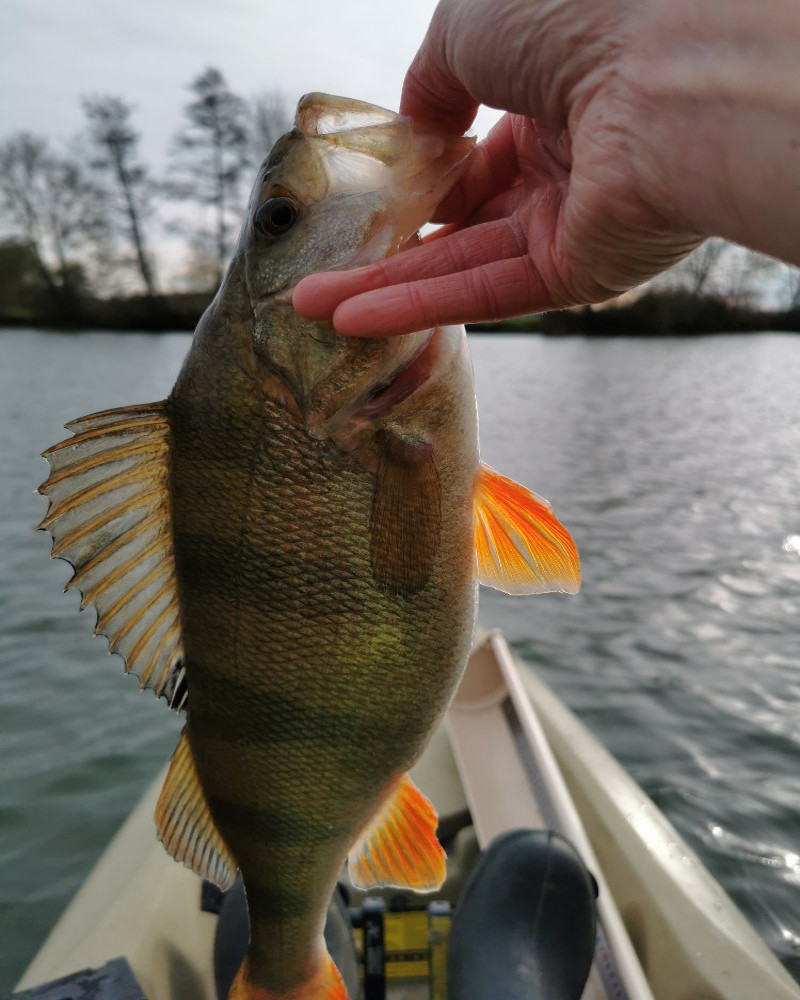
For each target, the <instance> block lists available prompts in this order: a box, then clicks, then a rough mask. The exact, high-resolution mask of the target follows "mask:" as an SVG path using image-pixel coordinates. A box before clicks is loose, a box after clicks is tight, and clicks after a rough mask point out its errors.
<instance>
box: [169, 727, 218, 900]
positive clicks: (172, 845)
mask: <svg viewBox="0 0 800 1000" xmlns="http://www.w3.org/2000/svg"><path fill="white" fill-rule="evenodd" d="M156 827H157V830H158V839H159V840H160V841H161V843H162V844H163V845H164V847H165V848H166V849H167V851H168V852H169V853H170V854H171V855H172V857H173V858H175V860H176V861H182V862H183V863H184V864H185V865H187V866H188V867H189V868H191V869H192V871H193V872H196V874H198V875H200V876H202V877H203V878H207V879H210V880H211V881H212V882H215V883H216V884H217V885H218V886H219V887H220V889H229V888H230V887H231V886H232V885H233V881H234V879H235V878H236V862H235V861H234V859H233V856H232V855H231V853H230V851H229V850H228V848H227V847H226V846H225V842H224V841H223V839H222V837H221V835H220V833H219V831H218V830H217V828H216V826H214V821H213V820H212V818H211V814H210V813H209V811H208V805H207V803H206V798H205V795H204V793H203V789H202V788H201V787H200V779H199V778H198V776H197V770H196V768H195V764H194V757H193V756H192V748H191V747H190V746H189V740H188V738H187V735H186V727H185V726H184V727H183V732H182V733H181V738H180V740H179V741H178V745H177V747H176V748H175V753H174V754H173V755H172V761H171V762H170V765H169V771H168V772H167V778H166V781H165V782H164V787H163V788H162V789H161V795H159V797H158V804H157V805H156Z"/></svg>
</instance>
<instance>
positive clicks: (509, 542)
mask: <svg viewBox="0 0 800 1000" xmlns="http://www.w3.org/2000/svg"><path fill="white" fill-rule="evenodd" d="M474 508H475V551H476V554H477V557H478V579H479V581H480V582H481V583H482V584H484V585H485V586H487V587H494V588H495V590H502V591H505V593H507V594H545V593H548V592H549V591H554V590H557V591H561V592H563V593H567V594H574V593H577V591H578V588H579V587H580V582H581V571H580V563H579V560H578V550H577V549H576V547H575V543H574V542H573V540H572V538H571V537H570V534H569V532H568V531H567V530H566V528H564V527H563V526H562V525H561V524H560V523H559V522H558V521H557V520H556V518H555V516H554V515H553V512H552V511H551V509H550V505H549V504H548V503H547V501H546V500H543V499H542V498H541V497H538V496H536V494H535V493H531V491H530V490H526V489H525V487H524V486H520V485H519V484H518V483H515V482H514V481H513V480H511V479H506V477H505V476H501V475H500V474H499V473H498V472H495V470H494V469H492V468H490V467H489V466H488V465H486V464H485V463H483V462H481V468H480V473H479V475H478V482H477V485H476V487H475V499H474Z"/></svg>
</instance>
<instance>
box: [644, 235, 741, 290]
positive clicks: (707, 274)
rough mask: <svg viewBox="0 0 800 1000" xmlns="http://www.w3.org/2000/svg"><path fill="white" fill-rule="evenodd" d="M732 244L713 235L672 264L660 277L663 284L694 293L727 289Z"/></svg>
mask: <svg viewBox="0 0 800 1000" xmlns="http://www.w3.org/2000/svg"><path fill="white" fill-rule="evenodd" d="M731 249H732V245H731V244H730V243H728V241H727V240H723V239H719V238H716V237H715V238H713V239H710V240H706V241H705V243H701V244H700V246H699V247H698V248H697V249H696V250H694V251H693V252H692V253H690V254H689V256H688V257H684V259H683V260H682V261H680V263H678V264H676V265H675V266H674V267H671V268H670V269H669V271H667V272H666V273H665V274H664V275H663V276H662V277H661V278H660V279H659V282H658V283H659V284H660V285H662V287H663V286H666V287H669V288H680V289H683V290H684V291H687V292H689V293H690V294H692V295H696V296H700V295H714V294H717V293H719V292H720V291H721V290H722V289H724V288H725V285H726V282H727V278H726V274H725V265H726V261H727V259H728V257H729V256H730V253H731Z"/></svg>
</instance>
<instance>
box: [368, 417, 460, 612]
mask: <svg viewBox="0 0 800 1000" xmlns="http://www.w3.org/2000/svg"><path fill="white" fill-rule="evenodd" d="M441 520H442V515H441V486H440V484H439V473H438V471H437V468H436V461H435V459H434V455H433V447H432V446H431V445H430V444H428V443H427V442H410V441H406V440H405V439H403V438H401V437H400V436H399V435H398V434H395V433H394V432H392V431H387V433H386V439H385V442H384V446H383V452H382V454H381V460H380V465H379V468H378V477H377V483H376V488H375V499H374V501H373V505H372V519H371V523H370V531H371V547H370V551H371V556H372V571H373V573H374V575H375V579H376V581H377V582H378V584H379V586H380V587H382V588H383V589H384V590H386V591H387V592H388V593H390V594H415V593H417V591H419V590H421V589H422V588H423V587H424V586H425V584H426V583H427V581H428V577H429V576H430V574H431V569H432V568H433V564H434V560H435V558H436V553H437V551H438V548H439V533H440V529H441Z"/></svg>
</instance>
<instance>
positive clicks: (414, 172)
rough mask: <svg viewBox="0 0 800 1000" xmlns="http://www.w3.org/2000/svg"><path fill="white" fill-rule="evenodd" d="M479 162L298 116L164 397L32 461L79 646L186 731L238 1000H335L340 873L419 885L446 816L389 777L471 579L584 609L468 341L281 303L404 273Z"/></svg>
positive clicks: (447, 688)
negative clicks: (308, 279)
mask: <svg viewBox="0 0 800 1000" xmlns="http://www.w3.org/2000/svg"><path fill="white" fill-rule="evenodd" d="M472 147H473V141H472V140H471V139H468V138H464V137H452V138H445V137H442V136H436V135H428V134H423V133H420V132H418V131H417V130H416V129H415V128H413V127H412V124H411V122H410V121H409V120H408V119H406V118H402V117H400V116H398V115H396V114H394V113H392V112H390V111H385V110H383V109H381V108H378V107H374V106H372V105H369V104H363V103H360V102H356V101H350V100H346V99H342V98H333V97H327V96H325V95H319V94H312V95H308V96H306V97H305V98H303V99H302V100H301V102H300V104H299V107H298V110H297V116H296V119H295V125H294V128H292V129H291V131H289V132H288V133H287V134H286V135H284V136H283V137H282V138H281V139H279V140H278V142H277V143H276V145H275V146H274V148H273V149H272V151H271V152H270V154H269V156H268V157H267V159H266V160H265V161H264V163H263V165H262V166H261V168H260V170H259V172H258V177H257V180H256V183H255V188H254V190H253V194H252V197H251V200H250V204H249V208H248V210H247V214H246V217H245V221H244V225H243V228H242V232H241V236H240V238H239V242H238V246H237V248H236V251H235V254H234V256H233V259H232V261H231V264H230V267H229V269H228V272H227V275H226V277H225V279H224V281H223V282H222V285H221V287H220V289H219V292H218V294H217V296H216V298H215V300H214V302H213V303H212V304H211V306H210V307H209V309H208V310H207V312H206V313H205V315H204V316H203V317H202V319H201V320H200V323H199V325H198V327H197V330H196V332H195V335H194V338H193V341H192V345H191V348H190V350H189V354H188V356H187V358H186V360H185V362H184V365H183V368H182V370H181V372H180V374H179V376H178V379H177V382H176V384H175V387H174V389H173V390H172V393H171V394H170V396H169V398H168V399H166V400H164V401H161V402H157V403H152V404H148V405H141V406H127V407H123V408H121V409H114V410H108V411H105V412H101V413H94V414H91V415H90V416H86V417H82V418H81V419H79V420H75V421H73V422H72V423H70V424H68V425H67V427H68V428H69V429H70V430H71V431H72V432H73V436H72V437H70V438H68V439H67V440H65V441H63V442H61V443H60V444H57V445H55V446H54V447H53V448H51V449H49V450H48V451H47V452H45V455H46V457H47V458H48V460H49V462H50V466H51V470H50V478H49V479H48V480H47V482H46V483H44V484H43V485H42V487H41V488H40V489H41V492H42V493H44V494H46V495H47V497H48V499H49V501H50V504H49V509H48V513H47V516H46V517H45V519H44V521H43V522H42V527H44V528H46V529H47V530H48V531H49V532H50V534H51V535H52V537H53V540H54V545H53V550H52V554H53V556H59V557H61V558H64V559H67V560H69V562H70V563H71V564H72V566H73V567H74V571H75V572H74V575H73V577H72V579H71V580H70V583H69V584H68V586H69V587H74V588H76V589H78V590H79V591H80V593H81V595H82V601H81V607H86V606H87V605H90V604H91V605H93V606H94V608H95V610H96V613H97V619H98V620H97V628H96V632H98V633H101V634H103V635H105V636H107V637H109V650H110V651H114V652H117V653H119V654H121V655H122V657H123V658H124V660H125V669H126V671H129V672H132V673H135V674H136V675H138V677H139V679H140V682H141V686H142V687H143V688H144V687H148V688H152V689H153V690H154V691H155V693H156V695H157V696H164V697H165V698H166V699H167V700H168V701H169V703H170V704H171V705H172V706H173V707H175V708H178V709H182V710H185V713H186V724H185V727H184V729H183V732H182V735H181V738H180V742H179V744H178V747H177V749H176V751H175V754H174V756H173V759H172V763H171V766H170V769H169V773H168V776H167V779H166V782H165V785H164V788H163V790H162V792H161V797H160V800H159V803H158V808H157V814H156V824H157V828H158V835H159V837H160V839H161V840H162V841H163V843H164V845H165V846H166V849H167V850H168V851H169V852H170V853H171V854H172V855H173V856H174V857H175V858H176V859H177V860H179V861H182V862H184V863H185V864H187V865H189V866H191V868H193V869H194V871H196V872H197V873H198V874H199V875H202V876H204V877H206V878H209V879H212V880H213V881H215V882H216V883H217V884H218V885H220V886H221V887H223V888H227V887H229V886H230V885H231V884H232V882H233V880H234V877H235V874H236V871H237V870H239V871H241V873H242V878H243V881H244V886H245V891H246V896H247V905H248V910H249V915H250V927H251V933H250V943H249V948H248V952H247V956H246V958H245V960H244V962H243V964H242V966H241V968H240V969H239V971H238V973H237V976H236V979H235V981H234V983H233V985H232V987H231V991H230V994H229V997H230V998H231V1000H245V998H246V1000H272V998H282V1000H289V998H291V1000H311V998H317V1000H323V998H328V1000H334V998H335V1000H345V998H346V996H347V994H346V992H345V988H344V985H343V983H342V981H341V978H340V976H339V974H338V972H337V970H336V968H335V966H334V964H333V962H332V960H331V959H330V957H329V956H328V954H327V951H326V949H325V944H324V940H323V933H322V932H323V925H324V921H325V914H326V910H327V907H328V903H329V900H330V898H331V894H332V892H333V891H334V888H335V885H336V881H337V879H338V877H339V876H340V873H341V871H342V868H343V865H345V864H347V865H349V873H350V877H351V878H352V880H353V882H354V883H355V884H356V885H358V886H362V887H365V888H369V887H370V886H379V885H380V886H385V885H395V886H401V887H411V888H412V889H415V890H418V891H420V892H430V891H433V890H435V889H436V888H438V887H439V886H440V885H441V883H442V881H443V879H444V876H445V857H444V853H443V851H442V848H441V846H440V844H439V842H438V841H437V838H436V823H437V819H436V815H435V812H434V809H433V807H432V805H431V804H430V802H429V801H428V800H427V799H426V798H425V796H424V795H423V794H422V793H421V792H420V791H419V790H418V789H417V788H416V787H415V786H414V784H413V783H412V781H411V779H410V778H409V777H408V774H407V772H408V769H409V768H410V767H411V765H412V764H413V763H414V762H415V761H416V760H417V758H418V757H419V756H420V754H421V753H422V751H423V749H424V747H425V745H426V743H427V741H428V739H429V737H430V734H431V732H432V730H433V729H434V727H435V726H436V725H437V723H438V722H439V720H440V719H441V717H442V715H443V713H444V712H445V710H446V708H447V705H448V703H449V701H450V699H451V697H452V695H453V692H454V689H455V687H456V685H457V684H458V681H459V678H460V676H461V673H462V670H463V668H464V665H465V662H466V658H467V654H468V651H469V647H470V642H471V638H472V634H473V628H474V620H475V609H476V595H477V583H478V581H480V582H482V583H484V584H487V585H489V586H492V587H497V588H499V589H501V590H505V591H507V592H510V593H538V592H543V591H549V590H561V591H569V592H572V591H575V590H576V589H577V587H578V578H579V569H578V558H577V553H576V550H575V547H574V545H573V542H572V540H571V538H570V537H569V535H568V533H567V532H566V531H565V530H564V528H563V527H562V526H561V525H560V524H559V522H558V521H557V520H556V519H555V517H554V516H553V514H552V513H551V511H550V509H549V507H548V506H547V504H546V503H545V502H544V501H543V500H541V499H540V498H538V497H536V496H535V495H534V494H532V493H530V492H529V491H527V490H526V489H524V488H523V487H521V486H518V485H517V484H515V483H513V482H511V481H510V480H508V479H506V478H504V477H502V476H500V475H499V474H498V473H496V472H494V471H493V470H492V469H490V468H488V467H487V466H485V465H483V464H481V462H480V459H479V455H478V434H477V415H476V405H475V394H474V388H473V380H472V367H471V361H470V358H469V353H468V348H467V342H466V337H465V333H464V330H463V328H461V327H446V328H437V329H433V330H425V331H421V332H418V333H414V334H410V335H408V336H401V337H394V338H388V339H352V338H350V339H348V338H344V337H339V336H338V335H336V333H335V332H334V330H333V328H332V326H331V325H330V324H324V323H323V324H320V323H314V322H311V321H308V320H305V319H303V318H301V317H300V316H298V315H297V314H296V313H295V312H294V311H293V309H292V308H291V291H292V289H293V287H294V286H295V285H296V283H297V282H298V281H299V280H300V278H301V277H303V276H304V275H306V274H309V273H311V272H313V271H319V270H325V269H331V268H340V267H350V266H354V265H356V264H364V263H368V262H370V261H374V260H378V259H380V258H382V257H384V256H386V255H388V254H391V253H396V252H401V251H403V250H404V249H405V248H406V247H408V246H411V245H414V244H415V243H416V242H418V237H417V235H416V234H417V230H418V228H419V227H420V226H421V225H422V224H423V223H424V222H425V221H426V220H427V219H428V218H429V217H430V215H431V214H432V213H433V210H434V209H435V207H436V205H437V204H438V202H439V201H441V199H442V198H443V196H444V195H445V193H446V192H447V190H448V189H449V188H450V187H451V186H452V184H453V183H454V182H455V181H456V179H457V178H458V176H459V173H460V171H461V170H462V169H463V166H464V164H465V162H466V159H467V158H468V157H469V155H470V153H471V150H472Z"/></svg>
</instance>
